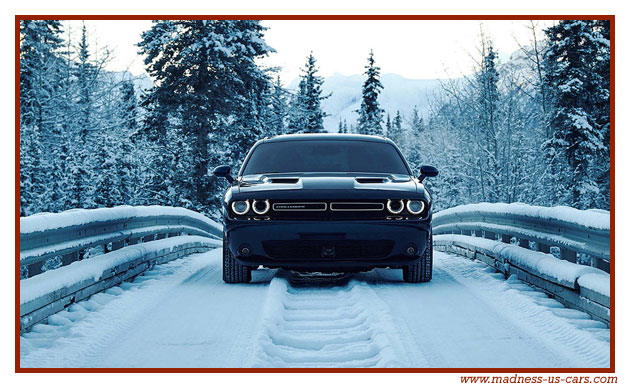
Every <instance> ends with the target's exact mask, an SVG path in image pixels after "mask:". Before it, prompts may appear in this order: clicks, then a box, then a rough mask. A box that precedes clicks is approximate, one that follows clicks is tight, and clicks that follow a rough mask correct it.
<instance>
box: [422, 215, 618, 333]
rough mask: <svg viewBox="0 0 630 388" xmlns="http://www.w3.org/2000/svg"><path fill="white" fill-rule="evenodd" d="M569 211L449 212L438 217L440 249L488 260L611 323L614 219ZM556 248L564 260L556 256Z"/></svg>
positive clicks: (435, 222)
mask: <svg viewBox="0 0 630 388" xmlns="http://www.w3.org/2000/svg"><path fill="white" fill-rule="evenodd" d="M567 209H569V208H561V209H554V208H542V207H537V206H528V205H522V204H514V205H508V204H475V205H464V206H458V207H455V208H451V209H447V210H446V211H444V212H439V213H436V214H435V215H434V218H433V233H434V235H435V237H434V247H435V249H436V250H440V251H445V252H451V253H455V254H458V255H461V256H464V257H468V258H471V259H476V260H479V261H482V262H484V263H486V264H487V265H489V266H491V267H494V268H495V269H496V270H497V271H499V272H502V273H503V274H505V276H506V277H507V276H509V275H515V276H516V277H517V278H518V279H520V280H522V281H524V282H526V283H529V284H532V285H534V286H536V287H538V288H541V289H542V290H544V291H545V292H546V293H547V294H549V295H551V296H552V297H553V298H554V299H556V300H558V301H560V302H561V303H562V304H564V305H565V306H568V307H570V308H575V309H578V310H582V311H584V312H586V313H588V314H590V315H591V316H592V317H594V318H596V319H598V320H600V321H603V322H605V323H607V324H609V323H610V275H609V274H608V273H607V272H609V271H610V246H609V241H610V228H609V215H607V214H604V213H602V212H599V211H582V210H577V209H570V210H567ZM558 210H560V211H558ZM512 237H516V238H517V239H518V240H519V241H518V245H513V244H512ZM530 242H534V243H535V244H530ZM554 246H555V247H558V248H559V250H560V253H561V254H560V256H561V258H560V259H559V258H557V257H555V256H553V255H551V254H550V250H551V248H552V247H554ZM532 248H535V249H532ZM578 254H586V255H589V256H591V258H592V260H591V265H592V267H591V266H586V265H581V264H577V263H576V257H577V255H578Z"/></svg>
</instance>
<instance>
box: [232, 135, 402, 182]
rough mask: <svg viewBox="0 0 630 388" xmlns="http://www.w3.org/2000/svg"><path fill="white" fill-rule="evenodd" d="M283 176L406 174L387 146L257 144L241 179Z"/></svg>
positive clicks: (329, 142) (335, 142)
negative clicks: (286, 174) (319, 173)
mask: <svg viewBox="0 0 630 388" xmlns="http://www.w3.org/2000/svg"><path fill="white" fill-rule="evenodd" d="M284 172H289V173H290V172H366V173H389V174H409V171H408V170H407V168H406V166H405V163H404V162H403V160H402V158H401V156H400V154H399V153H398V151H397V150H396V148H394V146H393V145H391V144H389V143H380V142H370V141H348V140H346V141H344V140H321V141H320V140H295V141H281V142H270V143H263V144H260V145H259V146H258V147H256V149H255V150H254V151H253V153H252V155H251V157H250V159H249V161H248V162H247V165H246V166H245V169H244V170H243V175H249V174H264V173H284Z"/></svg>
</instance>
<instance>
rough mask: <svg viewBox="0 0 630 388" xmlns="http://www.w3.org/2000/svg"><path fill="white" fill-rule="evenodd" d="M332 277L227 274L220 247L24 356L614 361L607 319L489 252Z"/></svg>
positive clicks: (117, 292) (42, 362) (305, 361)
mask: <svg viewBox="0 0 630 388" xmlns="http://www.w3.org/2000/svg"><path fill="white" fill-rule="evenodd" d="M435 255H436V257H435V269H434V277H433V280H432V281H431V282H430V283H428V284H406V283H402V281H401V274H400V270H376V271H372V272H369V273H365V274H357V275H353V276H346V277H342V278H339V279H333V280H327V281H321V280H310V279H304V278H302V277H297V276H294V275H291V274H289V273H287V272H285V271H272V270H259V271H255V272H254V274H253V277H254V279H253V283H252V284H247V285H228V284H225V283H223V282H222V281H221V262H220V260H221V250H220V249H216V250H213V251H210V252H208V253H204V254H197V255H193V256H189V257H186V258H184V259H180V260H176V261H174V262H171V263H168V264H165V265H161V266H158V267H156V268H155V269H153V270H152V271H150V272H148V273H146V275H145V276H141V277H139V278H138V279H136V280H135V281H134V282H132V283H124V284H123V285H121V286H120V287H115V288H113V289H110V290H108V291H106V292H103V293H100V294H97V295H94V296H93V297H92V298H90V299H89V300H88V301H84V302H80V303H77V304H74V305H72V306H71V307H70V308H69V309H68V310H67V311H63V312H61V313H58V314H56V315H54V316H52V317H51V319H50V323H49V324H46V325H42V324H40V325H36V326H34V328H33V330H32V332H30V333H26V334H24V335H23V337H22V338H21V357H20V359H21V360H20V362H21V366H22V367H250V366H253V367H328V366H333V367H336V366H340V367H341V366H344V367H371V366H376V367H608V364H609V359H610V356H609V346H610V344H609V330H608V329H606V327H605V325H604V324H602V323H600V322H597V321H594V320H591V319H590V318H589V317H588V315H586V314H584V313H581V312H579V311H576V310H570V309H566V308H564V307H563V306H562V305H560V303H558V302H556V301H554V300H553V299H550V298H548V297H547V296H546V295H545V294H543V293H541V292H539V291H536V290H534V289H532V288H531V287H529V286H527V285H525V284H523V283H521V282H519V281H513V280H507V281H506V280H503V277H502V275H500V274H495V273H493V272H492V271H491V270H489V269H488V268H487V267H486V266H485V265H483V264H481V263H475V262H472V261H470V260H468V259H465V258H461V257H456V256H452V255H447V254H443V253H440V252H435Z"/></svg>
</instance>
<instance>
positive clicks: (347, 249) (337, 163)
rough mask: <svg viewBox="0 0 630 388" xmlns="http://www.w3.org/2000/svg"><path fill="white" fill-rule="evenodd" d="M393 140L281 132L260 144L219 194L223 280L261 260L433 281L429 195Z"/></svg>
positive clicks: (429, 171) (432, 171) (427, 173)
mask: <svg viewBox="0 0 630 388" xmlns="http://www.w3.org/2000/svg"><path fill="white" fill-rule="evenodd" d="M437 174H438V171H437V169H436V168H434V167H432V166H421V167H420V174H419V176H418V177H416V176H415V175H414V174H413V173H412V171H411V169H410V167H409V164H408V163H407V162H406V160H405V158H404V157H403V155H402V153H401V152H400V150H399V149H398V147H397V146H396V145H395V144H394V142H392V141H391V140H389V139H387V138H384V137H378V136H368V135H355V134H298V135H281V136H277V137H274V138H271V139H263V140H260V141H258V142H257V143H256V144H254V146H253V147H252V149H251V150H250V151H249V153H248V154H247V156H246V157H245V160H244V162H243V165H242V166H241V169H240V170H239V172H238V174H237V175H236V177H233V176H232V175H231V168H230V166H219V167H217V168H215V169H214V175H215V176H217V177H222V178H225V179H227V181H228V182H229V183H230V187H229V189H228V190H227V192H226V193H225V198H224V201H223V226H224V228H223V280H224V281H225V282H227V283H247V282H249V281H250V280H251V273H252V270H255V269H257V268H259V267H260V266H263V267H266V268H285V269H289V270H293V271H301V272H360V271H369V270H371V269H373V268H400V269H402V274H403V280H404V281H405V282H410V283H420V282H428V281H430V280H431V275H432V270H433V260H432V241H433V237H432V233H431V216H432V209H431V207H432V200H431V195H430V194H429V192H428V191H427V189H426V187H425V186H424V185H423V181H424V179H425V178H426V177H434V176H437Z"/></svg>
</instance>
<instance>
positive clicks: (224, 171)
mask: <svg viewBox="0 0 630 388" xmlns="http://www.w3.org/2000/svg"><path fill="white" fill-rule="evenodd" d="M231 171H232V167H230V166H219V167H217V168H215V169H214V171H213V172H212V173H213V174H214V176H216V177H219V178H225V179H227V181H228V182H230V183H232V182H234V178H232V175H230V172H231Z"/></svg>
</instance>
